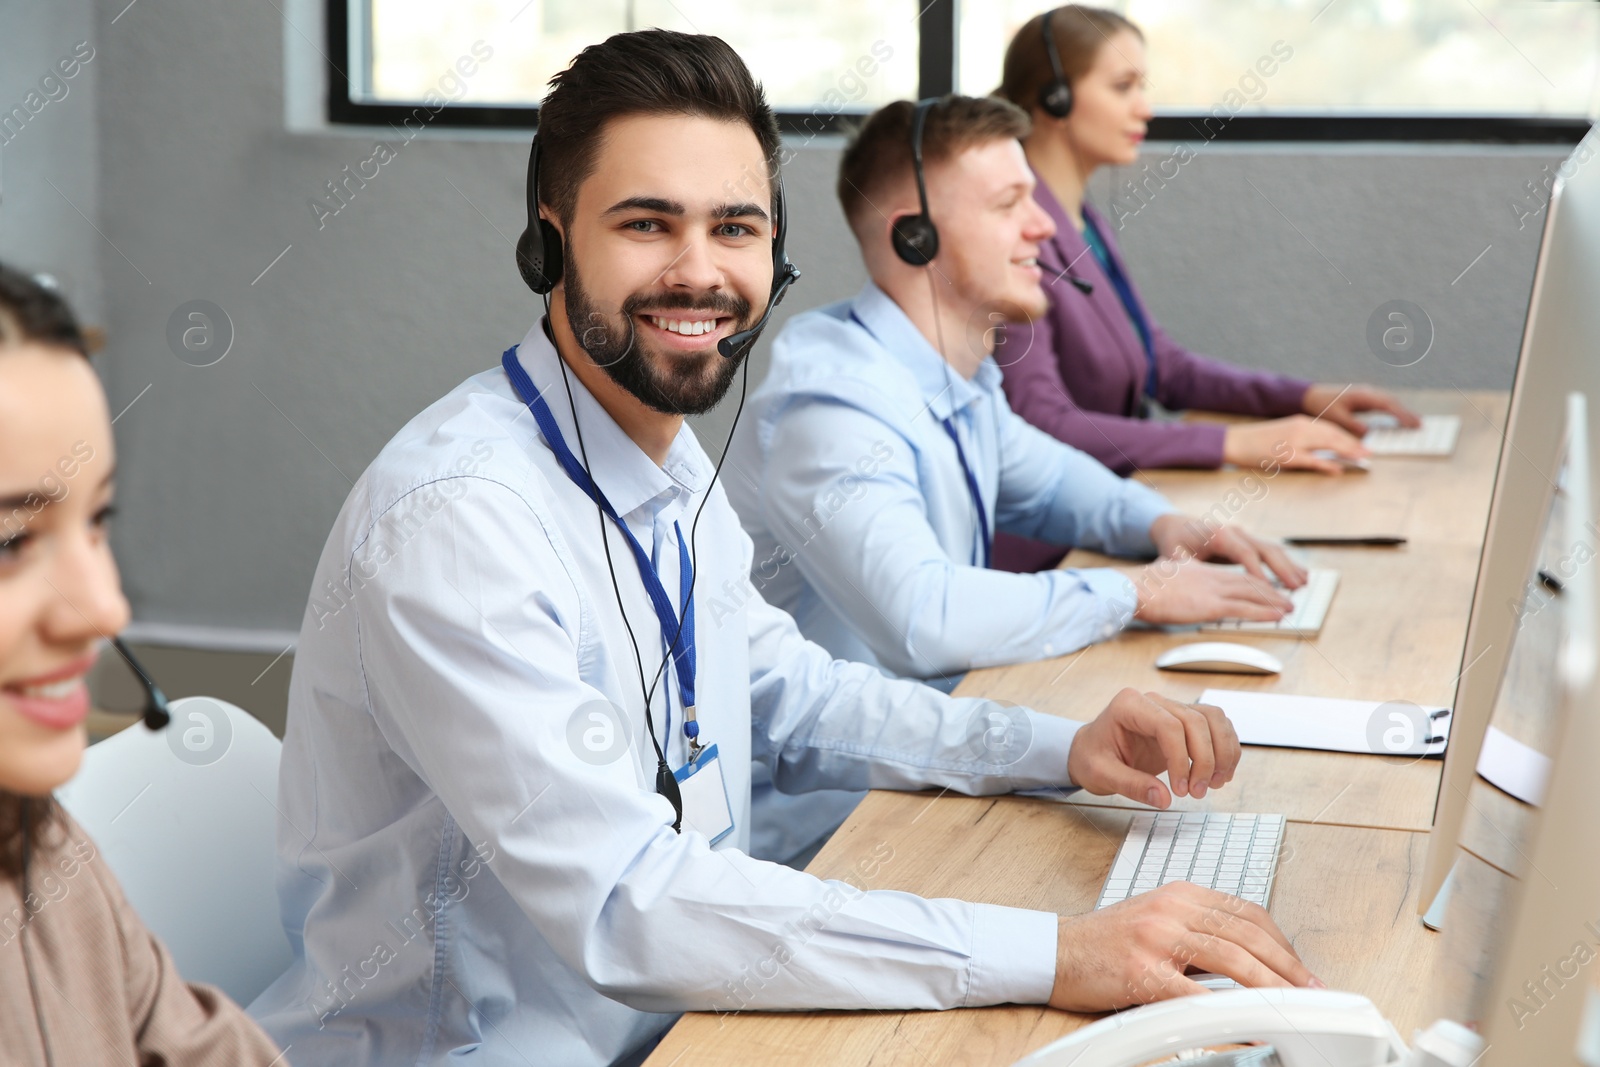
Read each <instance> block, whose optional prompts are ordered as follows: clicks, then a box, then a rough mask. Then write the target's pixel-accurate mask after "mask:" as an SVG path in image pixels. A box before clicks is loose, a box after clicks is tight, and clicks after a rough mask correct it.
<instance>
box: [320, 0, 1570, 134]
mask: <svg viewBox="0 0 1600 1067" xmlns="http://www.w3.org/2000/svg"><path fill="white" fill-rule="evenodd" d="M957 2H958V0H930V2H929V3H928V4H927V5H926V6H925V7H923V8H922V10H921V13H920V15H919V16H918V20H917V32H918V47H917V91H918V95H919V96H922V97H929V96H943V95H944V94H946V93H949V92H953V91H954V89H955V79H956V58H957V57H956V48H957V32H958V28H957V22H958V9H957V7H956V4H957ZM371 3H372V0H362V5H363V8H364V9H365V10H366V11H367V12H368V16H369V17H368V19H367V20H366V21H364V22H363V24H362V26H361V27H360V30H361V32H362V34H363V36H364V38H366V39H365V40H364V45H365V49H366V50H367V51H369V52H370V51H371V42H370V34H369V32H368V27H369V26H370V25H371V22H370V11H371ZM353 6H354V4H353V3H352V2H351V0H325V6H324V12H325V27H324V31H325V33H326V41H327V44H328V50H327V52H326V53H324V55H323V59H324V60H325V63H326V70H327V84H328V99H327V118H328V122H329V123H330V124H332V125H336V126H340V125H355V126H384V125H396V124H399V123H401V122H404V121H405V120H406V119H407V118H411V117H413V116H414V114H415V112H416V111H417V109H418V108H421V107H422V106H423V105H422V103H421V102H420V101H412V102H409V103H394V102H390V103H381V104H378V103H362V102H357V101H355V100H353V99H351V94H350V90H351V85H350V76H349V72H348V71H349V68H350V67H351V66H352V65H351V64H350V63H349V56H350V39H351V38H350V35H351V32H352V27H351V25H350V12H351V8H352V7H353ZM336 56H337V57H340V58H341V59H342V60H344V62H343V64H342V65H341V63H340V62H338V61H336V60H335V58H334V57H336ZM868 114H870V109H865V108H842V109H840V110H838V111H829V110H827V109H824V108H822V107H821V106H818V107H817V108H814V109H813V110H811V111H794V110H788V111H779V112H777V119H778V129H779V130H780V131H781V132H782V133H784V134H787V135H804V136H806V137H816V136H821V135H825V134H835V133H843V132H846V131H847V130H848V129H850V128H851V127H852V126H853V125H855V124H857V123H859V122H860V121H861V120H862V119H864V118H865V117H866V116H867V115H868ZM1207 120H1210V121H1212V123H1213V124H1214V125H1215V124H1216V119H1215V118H1214V117H1213V116H1212V115H1211V114H1210V113H1209V112H1204V111H1195V112H1187V111H1184V112H1161V113H1158V114H1157V115H1156V116H1155V117H1154V118H1153V119H1152V120H1151V122H1150V129H1149V140H1151V141H1155V142H1170V141H1185V142H1187V141H1193V140H1195V139H1196V138H1199V139H1200V140H1202V141H1208V142H1209V141H1223V142H1234V143H1263V142H1270V143H1285V142H1311V143H1342V142H1362V141H1379V142H1397V143H1424V144H1425V143H1434V144H1441V143H1442V144H1496V145H1539V144H1543V145H1575V144H1577V143H1578V142H1579V141H1581V140H1583V138H1584V136H1585V135H1586V134H1587V133H1588V132H1589V129H1590V127H1591V125H1592V123H1591V121H1590V120H1589V119H1586V118H1557V117H1531V116H1519V115H1448V114H1438V115H1417V114H1412V115H1403V114H1394V115H1320V114H1306V115H1247V114H1241V115H1235V116H1233V117H1231V118H1229V119H1228V120H1227V122H1226V123H1225V124H1223V125H1222V126H1221V128H1220V129H1216V130H1215V132H1214V133H1209V134H1208V132H1207V130H1206V128H1205V125H1204V123H1205V122H1206V121H1207ZM428 125H429V126H436V127H445V128H454V129H479V130H535V129H537V128H538V126H539V106H538V105H537V104H517V105H482V104H454V103H451V104H446V105H445V106H444V107H443V108H441V109H440V110H439V111H437V112H435V113H433V114H432V115H431V116H430V117H429V119H428Z"/></svg>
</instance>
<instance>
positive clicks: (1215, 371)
mask: <svg viewBox="0 0 1600 1067" xmlns="http://www.w3.org/2000/svg"><path fill="white" fill-rule="evenodd" d="M1033 195H1034V199H1036V200H1037V201H1038V202H1039V206H1040V207H1042V208H1044V209H1045V210H1046V211H1047V212H1049V213H1050V217H1051V218H1053V219H1054V220H1055V223H1056V235H1055V237H1053V238H1052V239H1050V240H1049V241H1046V242H1045V243H1044V245H1043V247H1042V248H1041V249H1040V252H1039V265H1040V267H1042V268H1043V270H1044V280H1043V286H1044V291H1045V295H1046V296H1048V297H1049V299H1050V307H1049V310H1047V311H1046V312H1045V314H1044V316H1043V317H1041V318H1040V319H1039V320H1038V321H1036V322H1032V323H1028V324H1026V325H1012V326H1008V327H1006V328H1005V330H1004V332H1003V333H1002V334H1001V335H1000V336H999V337H998V338H997V340H998V341H999V344H998V345H997V346H996V348H995V359H996V361H998V362H999V364H1000V366H1001V369H1002V370H1003V371H1004V375H1005V377H1004V385H1005V392H1006V399H1007V400H1008V401H1009V402H1010V404H1011V408H1012V410H1013V411H1015V412H1016V413H1017V414H1019V415H1021V416H1022V417H1023V418H1024V419H1026V420H1028V421H1029V422H1030V423H1032V424H1033V425H1035V426H1037V427H1039V428H1040V429H1041V430H1044V431H1045V432H1046V433H1049V434H1051V435H1052V436H1054V437H1056V438H1058V439H1059V440H1062V441H1065V442H1066V443H1067V444H1069V445H1072V446H1073V447H1074V448H1078V449H1081V450H1082V451H1084V452H1087V453H1089V454H1090V455H1091V456H1093V457H1095V458H1096V459H1098V460H1099V461H1100V462H1101V463H1104V464H1105V465H1106V466H1107V467H1110V468H1111V469H1112V470H1114V471H1116V472H1117V473H1118V474H1122V475H1128V474H1131V473H1132V472H1133V471H1135V470H1139V469H1142V468H1147V467H1220V466H1222V438H1223V434H1224V432H1225V431H1224V428H1223V427H1221V426H1218V425H1215V424H1212V425H1206V424H1203V423H1180V422H1153V421H1150V420H1147V419H1141V418H1139V414H1138V413H1139V410H1140V406H1141V400H1142V398H1141V395H1140V393H1141V390H1142V389H1143V387H1144V379H1145V371H1146V362H1145V354H1144V345H1143V344H1142V343H1141V342H1140V340H1139V334H1138V331H1137V330H1135V329H1134V326H1133V322H1132V320H1131V319H1129V318H1128V313H1127V311H1126V309H1124V308H1123V306H1122V301H1121V300H1120V299H1118V297H1117V291H1116V288H1115V287H1114V286H1113V285H1112V284H1111V279H1110V278H1109V277H1107V275H1106V273H1105V271H1103V270H1102V269H1101V268H1100V261H1099V260H1098V259H1097V258H1095V255H1094V253H1093V252H1091V251H1090V250H1089V246H1088V244H1087V243H1085V241H1084V239H1083V235H1082V234H1081V233H1079V232H1078V228H1077V227H1076V226H1075V225H1074V224H1073V222H1072V219H1071V218H1070V217H1069V216H1068V215H1067V212H1066V210H1065V209H1064V208H1063V207H1062V206H1061V203H1060V201H1058V200H1057V199H1056V198H1055V194H1053V193H1052V192H1051V191H1050V189H1049V187H1048V186H1046V185H1045V183H1044V181H1043V179H1040V181H1039V184H1038V185H1037V186H1036V187H1035V189H1034V193H1033ZM1083 212H1084V215H1085V216H1087V217H1088V218H1091V219H1093V220H1094V223H1095V226H1096V228H1097V229H1098V230H1099V231H1100V235H1101V237H1102V238H1104V239H1105V244H1106V248H1107V250H1108V251H1109V252H1110V254H1111V258H1112V260H1113V261H1114V262H1115V263H1116V264H1117V266H1118V267H1120V268H1121V270H1122V273H1123V276H1124V277H1125V278H1127V279H1128V284H1129V287H1130V288H1132V289H1133V292H1134V297H1135V299H1138V300H1140V301H1141V303H1142V301H1143V298H1142V297H1140V296H1139V295H1138V287H1137V286H1135V285H1134V284H1133V279H1132V276H1131V275H1130V274H1129V273H1128V267H1127V263H1126V262H1125V261H1124V260H1123V258H1122V252H1121V250H1119V249H1118V248H1117V245H1116V241H1115V239H1114V238H1113V237H1112V229H1111V227H1110V226H1109V225H1107V223H1106V221H1105V219H1104V218H1102V217H1101V215H1100V214H1099V213H1098V212H1096V211H1095V210H1094V209H1093V208H1092V207H1090V206H1089V205H1088V204H1084V205H1083ZM1069 264H1070V267H1069ZM1072 278H1078V279H1081V280H1083V281H1086V282H1089V283H1091V284H1092V285H1093V287H1094V288H1093V291H1092V292H1089V293H1084V292H1082V291H1080V290H1079V289H1078V287H1077V286H1075V285H1073V284H1072V281H1071V279H1072ZM1145 320H1146V321H1147V322H1148V323H1149V325H1150V333H1151V346H1152V348H1153V349H1154V351H1155V357H1156V394H1155V396H1156V399H1157V400H1159V401H1160V402H1161V405H1162V407H1165V408H1167V409H1168V410H1171V411H1181V410H1185V409H1188V408H1195V409H1199V410H1203V411H1222V412H1231V413H1234V414H1239V415H1257V416H1264V417H1268V418H1276V417H1279V416H1283V415H1293V414H1295V413H1297V412H1299V411H1300V410H1301V406H1300V405H1301V401H1302V399H1303V398H1304V396H1305V391H1306V389H1307V388H1308V387H1309V386H1310V385H1311V383H1310V382H1307V381H1302V380H1301V379H1299V378H1289V377H1286V376H1284V375H1281V374H1271V373H1267V372H1264V371H1250V370H1244V369H1241V368H1239V367H1233V366H1229V365H1228V364H1226V363H1223V362H1220V361H1218V360H1215V359H1209V358H1207V357H1205V356H1202V355H1198V354H1197V353H1194V352H1191V351H1189V350H1188V349H1186V348H1184V347H1183V346H1182V345H1180V344H1178V343H1177V342H1176V341H1174V340H1173V339H1172V338H1171V337H1169V336H1168V335H1167V332H1166V331H1165V330H1163V329H1162V328H1161V327H1160V325H1159V324H1157V322H1156V321H1155V319H1154V317H1152V316H1151V315H1150V312H1149V310H1148V309H1146V310H1145ZM1061 555H1062V549H1061V548H1060V547H1059V546H1047V545H1044V544H1042V543H1040V542H1037V541H1023V540H1022V539H1020V538H1015V537H1011V536H1009V535H1001V536H1000V537H999V538H997V539H996V542H995V554H994V559H995V566H996V567H999V568H1001V569H1004V570H1020V571H1031V570H1038V569H1040V568H1041V567H1044V566H1050V565H1052V564H1053V563H1054V562H1055V560H1057V559H1059V558H1060V557H1061Z"/></svg>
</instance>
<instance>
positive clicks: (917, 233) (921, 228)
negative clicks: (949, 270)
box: [890, 215, 939, 267]
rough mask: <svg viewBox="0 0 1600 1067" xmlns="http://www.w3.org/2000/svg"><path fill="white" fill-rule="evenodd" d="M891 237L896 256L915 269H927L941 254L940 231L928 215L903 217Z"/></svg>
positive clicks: (895, 222) (898, 221)
mask: <svg viewBox="0 0 1600 1067" xmlns="http://www.w3.org/2000/svg"><path fill="white" fill-rule="evenodd" d="M890 236H891V239H892V241H893V243H894V252H895V255H897V256H899V257H900V258H901V259H903V260H904V261H905V262H907V263H909V264H911V265H912V266H913V267H926V266H927V265H928V264H929V263H932V262H933V258H934V257H935V256H937V255H938V254H939V230H938V228H937V227H935V226H934V224H933V220H932V219H930V218H928V216H926V215H901V216H900V217H899V218H897V219H895V220H894V227H893V229H892V231H891V234H890Z"/></svg>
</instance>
